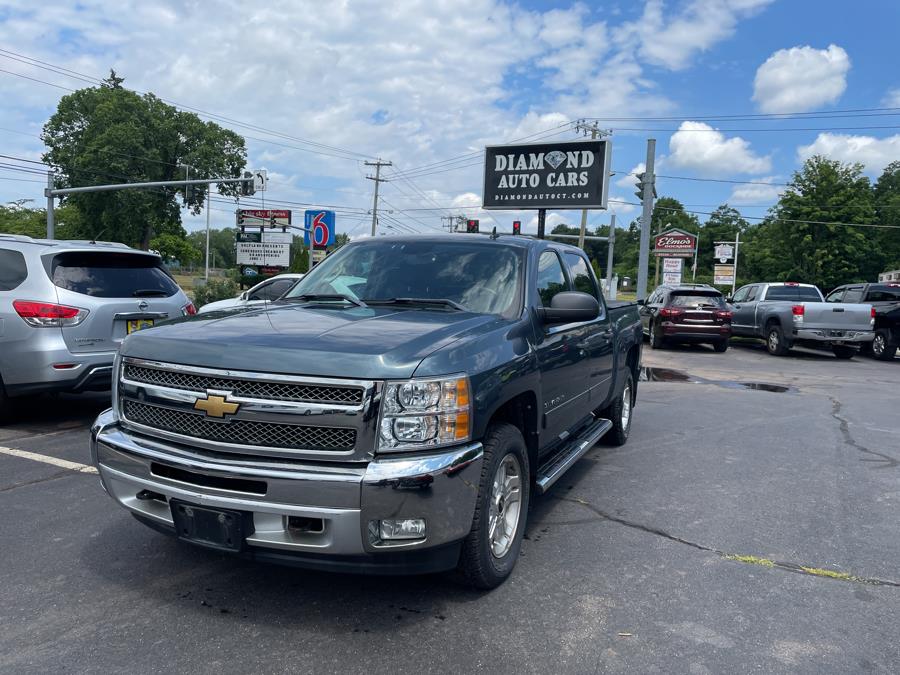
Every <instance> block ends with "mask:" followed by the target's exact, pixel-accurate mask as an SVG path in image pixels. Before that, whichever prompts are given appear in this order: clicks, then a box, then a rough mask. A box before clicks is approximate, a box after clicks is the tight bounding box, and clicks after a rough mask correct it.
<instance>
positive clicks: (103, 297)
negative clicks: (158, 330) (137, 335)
mask: <svg viewBox="0 0 900 675" xmlns="http://www.w3.org/2000/svg"><path fill="white" fill-rule="evenodd" d="M44 264H45V267H46V269H47V274H48V275H49V276H50V279H51V280H52V281H53V285H54V286H55V287H56V295H57V298H58V301H59V303H60V304H62V305H69V306H72V307H80V308H82V309H87V310H88V312H89V314H88V316H87V318H85V320H84V321H83V322H81V323H80V324H78V325H77V326H69V327H66V328H64V329H63V337H64V338H65V341H66V346H67V347H68V349H69V351H71V352H72V353H84V352H101V351H114V350H116V349H118V347H119V345H120V344H121V342H122V340H123V339H124V338H125V336H126V335H127V334H128V333H129V332H134V331H135V330H141V329H143V328H147V327H151V326H153V325H155V324H157V323H160V322H161V321H165V320H167V319H174V318H176V317H180V316H182V313H183V312H182V308H183V307H184V305H186V304H187V298H186V297H185V295H184V293H182V291H181V289H180V288H179V287H178V284H176V283H175V281H174V280H173V279H172V277H170V276H169V274H168V273H167V272H166V271H165V269H164V268H163V267H162V265H161V263H160V260H159V258H158V257H157V256H154V255H151V254H145V253H136V252H130V251H116V250H111V251H104V250H97V251H63V252H60V253H56V254H55V255H54V254H51V255H48V256H45V258H44Z"/></svg>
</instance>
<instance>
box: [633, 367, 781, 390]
mask: <svg viewBox="0 0 900 675" xmlns="http://www.w3.org/2000/svg"><path fill="white" fill-rule="evenodd" d="M638 380H639V381H641V382H690V383H692V384H714V385H716V386H718V387H725V388H726V389H750V390H752V391H768V392H772V393H775V394H784V393H786V392H790V391H792V388H791V387H785V386H783V385H780V384H767V383H765V382H734V381H731V380H707V379H706V378H703V377H696V376H693V375H689V374H688V373H686V372H684V371H683V370H674V369H672V368H654V367H649V366H644V367H642V368H641V374H640V376H639V377H638Z"/></svg>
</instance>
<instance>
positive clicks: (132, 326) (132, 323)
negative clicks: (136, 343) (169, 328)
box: [125, 319, 153, 335]
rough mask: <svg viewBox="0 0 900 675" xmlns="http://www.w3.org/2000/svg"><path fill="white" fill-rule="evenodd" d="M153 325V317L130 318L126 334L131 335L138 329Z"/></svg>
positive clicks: (127, 322)
mask: <svg viewBox="0 0 900 675" xmlns="http://www.w3.org/2000/svg"><path fill="white" fill-rule="evenodd" d="M152 327H153V319H128V321H126V322H125V334H126V335H131V334H132V333H134V332H136V331H139V330H143V329H144V328H152Z"/></svg>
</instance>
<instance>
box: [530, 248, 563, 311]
mask: <svg viewBox="0 0 900 675" xmlns="http://www.w3.org/2000/svg"><path fill="white" fill-rule="evenodd" d="M537 288H538V295H540V296H541V304H542V305H543V306H544V307H549V306H550V302H551V300H553V296H554V295H556V294H557V293H561V292H563V291H567V290H569V289H568V287H567V285H566V275H565V274H563V268H562V265H561V264H560V262H559V256H558V255H556V253H555V252H554V251H544V252H543V253H541V257H540V258H539V259H538V274H537Z"/></svg>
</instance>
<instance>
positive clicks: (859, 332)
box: [730, 282, 875, 359]
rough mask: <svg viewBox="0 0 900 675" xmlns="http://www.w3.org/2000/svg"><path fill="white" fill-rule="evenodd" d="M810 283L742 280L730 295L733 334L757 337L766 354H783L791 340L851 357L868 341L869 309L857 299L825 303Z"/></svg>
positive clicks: (871, 333) (871, 312)
mask: <svg viewBox="0 0 900 675" xmlns="http://www.w3.org/2000/svg"><path fill="white" fill-rule="evenodd" d="M824 300H825V299H824V298H823V297H822V292H821V291H820V290H819V289H818V288H817V287H815V286H813V285H811V284H799V283H795V282H785V283H759V284H748V285H747V286H742V287H741V288H739V289H738V291H737V292H736V293H735V294H734V297H733V298H730V302H731V304H732V305H733V310H734V319H733V320H732V324H731V328H732V332H733V334H734V335H742V336H746V337H757V338H762V339H764V340H765V341H766V348H767V349H768V350H769V353H770V354H773V355H775V356H784V355H785V354H787V353H788V351H790V349H791V347H793V346H794V345H803V346H807V347H814V348H818V349H831V350H832V351H833V352H834V355H835V356H836V357H837V358H839V359H849V358H852V357H853V356H854V355H855V354H856V353H857V349H858V347H859V346H860V345H865V344H867V343H870V342H872V340H873V338H874V337H875V333H874V331H873V326H874V323H875V310H874V308H873V307H872V305H866V304H859V303H826V302H825V301H824Z"/></svg>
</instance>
